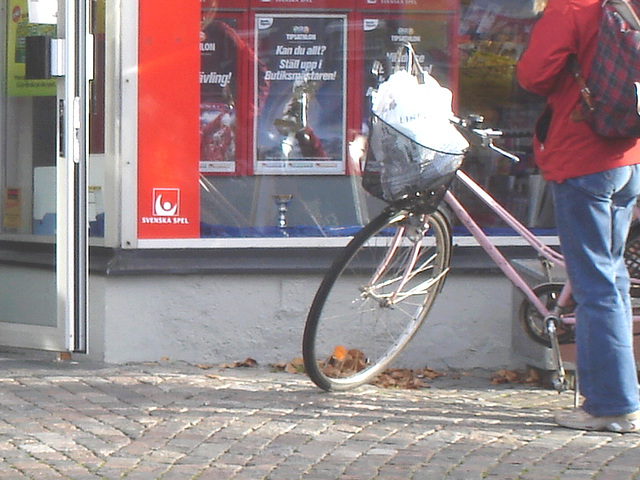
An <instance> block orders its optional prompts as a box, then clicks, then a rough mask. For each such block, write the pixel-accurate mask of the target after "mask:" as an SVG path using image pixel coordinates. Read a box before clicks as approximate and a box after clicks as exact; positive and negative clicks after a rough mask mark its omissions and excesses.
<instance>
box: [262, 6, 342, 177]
mask: <svg viewBox="0 0 640 480" xmlns="http://www.w3.org/2000/svg"><path fill="white" fill-rule="evenodd" d="M255 21H256V23H255V25H256V36H255V38H256V48H255V50H256V52H257V56H258V62H257V63H258V65H257V67H256V69H255V77H256V85H266V86H267V87H268V88H267V89H266V92H265V91H264V90H261V89H257V88H256V89H255V90H256V98H255V101H254V104H255V105H256V108H257V109H258V111H257V115H256V117H255V124H254V137H255V138H254V140H255V141H254V149H255V151H254V173H257V174H300V175H325V174H343V173H344V172H345V158H344V152H345V109H346V107H345V65H346V64H345V61H346V60H345V47H346V16H345V15H310V14H275V15H274V14H258V15H256V19H255ZM260 94H261V95H263V97H262V98H260V97H259V95H260Z"/></svg>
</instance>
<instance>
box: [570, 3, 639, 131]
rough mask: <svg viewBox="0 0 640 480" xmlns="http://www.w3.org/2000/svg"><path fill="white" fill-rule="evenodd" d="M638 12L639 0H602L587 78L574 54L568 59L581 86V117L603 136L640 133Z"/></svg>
mask: <svg viewBox="0 0 640 480" xmlns="http://www.w3.org/2000/svg"><path fill="white" fill-rule="evenodd" d="M639 12H640V0H604V1H603V3H602V18H601V20H600V27H599V31H598V39H597V46H596V53H595V56H594V58H593V63H592V64H591V70H590V73H589V77H588V78H587V80H586V82H585V80H584V79H583V78H582V74H581V73H580V67H579V65H578V64H577V61H576V60H575V56H572V57H571V58H570V59H569V68H570V70H571V71H572V73H573V76H574V77H575V78H576V80H577V81H578V84H579V85H580V89H581V94H582V99H583V117H584V118H585V120H586V121H587V123H588V124H589V125H590V126H591V127H592V129H593V130H594V131H595V132H596V133H598V134H600V135H602V136H604V137H613V138H635V137H640V19H639V17H640V13H639Z"/></svg>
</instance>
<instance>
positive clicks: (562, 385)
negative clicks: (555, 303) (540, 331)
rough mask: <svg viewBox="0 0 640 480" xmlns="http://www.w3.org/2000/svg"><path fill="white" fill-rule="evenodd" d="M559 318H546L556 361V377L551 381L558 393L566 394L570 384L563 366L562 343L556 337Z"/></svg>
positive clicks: (552, 316)
mask: <svg viewBox="0 0 640 480" xmlns="http://www.w3.org/2000/svg"><path fill="white" fill-rule="evenodd" d="M557 321H559V318H558V317H557V316H555V315H553V314H551V315H549V316H548V317H547V318H545V328H546V331H547V335H548V336H549V340H550V341H551V348H552V350H553V356H554V359H555V361H556V376H555V377H554V378H553V379H552V380H551V384H552V385H553V388H554V389H555V390H556V391H557V392H558V393H560V392H564V391H565V390H567V389H568V388H569V382H568V381H567V377H566V373H565V371H564V366H563V364H562V355H561V354H560V343H559V342H558V336H557V335H556V332H557V327H556V322H557Z"/></svg>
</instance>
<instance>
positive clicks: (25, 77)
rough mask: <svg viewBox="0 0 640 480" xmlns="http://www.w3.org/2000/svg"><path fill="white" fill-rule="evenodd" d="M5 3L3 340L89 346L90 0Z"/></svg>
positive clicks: (0, 132) (62, 348) (0, 145)
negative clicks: (88, 166) (88, 21)
mask: <svg viewBox="0 0 640 480" xmlns="http://www.w3.org/2000/svg"><path fill="white" fill-rule="evenodd" d="M0 11H1V14H2V17H1V18H0V26H1V27H2V28H1V29H0V37H3V38H2V40H4V41H2V42H1V43H0V45H3V46H4V47H3V51H2V53H0V60H1V62H2V65H3V67H2V68H0V84H1V86H2V89H1V90H0V92H1V93H0V95H1V96H0V167H1V169H0V175H1V185H2V199H3V200H2V203H1V205H0V217H1V235H0V244H1V246H2V248H0V251H2V252H4V254H3V258H1V259H0V345H6V346H13V347H25V348H34V349H44V350H53V351H59V352H68V351H80V352H82V351H85V349H86V317H87V314H86V310H87V308H86V305H87V273H86V272H87V220H86V217H87V209H86V185H87V182H86V177H87V172H86V166H87V158H88V155H87V150H88V146H87V144H88V135H87V130H88V129H87V120H86V119H87V118H88V107H87V90H88V81H89V78H88V75H87V72H90V71H91V66H90V63H91V62H90V60H89V61H88V59H90V58H91V55H88V54H87V45H89V46H90V45H91V44H92V42H91V41H90V37H89V35H88V32H89V29H88V24H87V19H88V18H89V10H88V6H87V1H85V0H0ZM3 72H5V73H4V74H3ZM12 256H14V258H10V257H12Z"/></svg>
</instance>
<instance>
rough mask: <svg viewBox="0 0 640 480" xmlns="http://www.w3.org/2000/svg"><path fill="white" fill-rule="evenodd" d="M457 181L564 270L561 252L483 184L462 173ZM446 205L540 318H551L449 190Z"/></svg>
mask: <svg viewBox="0 0 640 480" xmlns="http://www.w3.org/2000/svg"><path fill="white" fill-rule="evenodd" d="M456 176H457V178H458V180H459V181H460V182H461V183H462V184H463V185H464V186H466V187H467V188H468V189H469V190H470V191H471V192H472V193H473V194H474V195H475V196H476V197H478V198H479V199H480V200H482V202H483V203H485V204H486V205H487V206H488V207H489V208H490V209H491V210H492V211H493V212H494V213H495V214H496V215H498V216H499V217H500V218H501V219H502V220H503V221H504V222H505V223H506V224H507V225H508V226H509V227H511V228H512V229H513V230H514V231H515V232H516V233H517V234H518V235H520V236H521V237H522V238H523V239H524V240H525V241H526V242H527V243H528V244H529V245H530V246H531V247H533V248H534V249H535V250H536V251H537V252H538V254H539V255H541V256H542V257H543V258H545V259H546V260H548V261H549V262H551V263H553V264H554V265H558V266H560V267H563V268H564V259H563V257H562V255H561V254H560V253H558V252H557V251H556V250H554V249H553V248H551V247H549V246H548V245H545V244H544V243H542V241H540V239H539V238H538V237H536V236H535V235H534V234H533V233H532V232H531V231H530V230H529V229H528V228H527V227H525V226H524V225H523V224H522V223H521V222H520V221H519V220H518V219H517V218H515V217H514V216H513V215H512V214H511V213H509V211H507V210H506V209H505V208H504V207H503V206H502V205H500V203H498V202H497V201H496V200H495V199H494V198H493V197H492V196H491V195H489V193H487V192H486V191H485V190H484V189H483V188H482V187H481V186H480V185H478V184H477V183H476V182H475V181H474V180H473V179H471V177H469V176H468V175H467V174H466V173H464V172H463V171H462V170H458V172H457V173H456ZM444 201H445V203H446V204H447V205H448V206H449V207H450V208H451V210H452V211H453V213H454V214H455V215H456V217H458V219H459V220H460V221H461V222H462V224H463V225H464V226H465V227H466V228H467V229H468V230H469V232H470V233H471V235H473V237H474V238H475V239H476V241H477V242H478V244H479V245H480V247H482V249H483V250H485V251H486V252H487V254H488V255H489V256H490V257H491V259H492V260H493V261H494V262H495V264H496V265H497V266H498V267H499V268H500V270H502V272H503V273H504V274H505V275H506V276H507V278H508V279H509V280H510V281H511V282H512V283H513V284H514V285H515V286H516V287H517V288H518V289H519V290H520V291H521V292H522V293H523V295H524V296H525V297H526V298H527V299H528V300H529V301H530V302H531V303H532V304H533V305H534V306H535V307H536V309H537V310H538V311H539V312H540V314H541V315H543V316H544V317H547V316H549V315H550V313H551V312H550V311H549V309H548V308H547V307H546V305H544V304H543V303H542V302H541V301H540V299H539V298H538V297H537V295H536V294H535V293H534V292H533V289H532V288H531V287H530V286H529V284H527V282H525V280H524V279H523V278H522V275H520V274H519V273H518V272H517V271H516V269H515V268H514V267H513V266H512V265H511V264H510V263H509V261H508V260H507V259H506V258H505V256H504V255H503V254H502V252H500V250H499V249H498V248H497V247H496V246H495V245H494V244H493V243H492V242H491V240H490V239H489V236H488V235H487V234H486V233H484V232H483V231H482V229H481V228H480V226H479V225H478V224H477V223H476V221H475V220H474V219H473V218H472V217H471V215H470V214H469V212H467V210H466V209H465V208H464V207H463V206H462V204H461V203H460V202H459V201H458V199H457V198H456V197H455V196H454V195H453V193H451V191H450V190H449V191H447V193H446V194H445V197H444Z"/></svg>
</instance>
